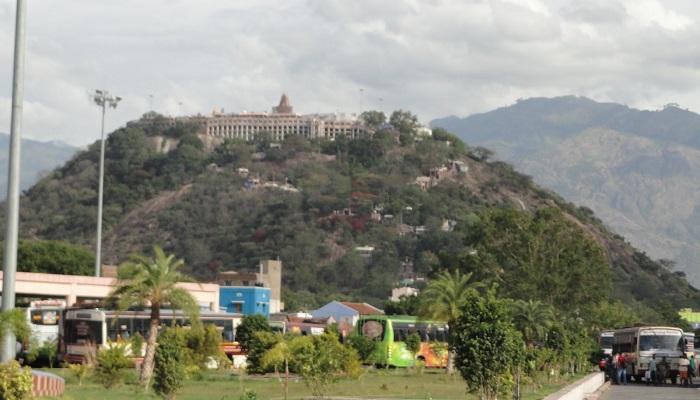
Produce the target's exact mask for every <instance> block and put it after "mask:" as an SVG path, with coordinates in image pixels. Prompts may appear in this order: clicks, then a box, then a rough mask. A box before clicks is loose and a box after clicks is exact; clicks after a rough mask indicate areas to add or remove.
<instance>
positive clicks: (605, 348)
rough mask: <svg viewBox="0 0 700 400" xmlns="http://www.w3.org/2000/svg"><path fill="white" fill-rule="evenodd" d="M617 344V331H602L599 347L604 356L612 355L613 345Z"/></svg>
mask: <svg viewBox="0 0 700 400" xmlns="http://www.w3.org/2000/svg"><path fill="white" fill-rule="evenodd" d="M614 342H615V331H602V332H600V336H599V337H598V346H600V350H601V351H602V352H603V354H604V355H606V356H609V355H611V354H612V349H613V343H614Z"/></svg>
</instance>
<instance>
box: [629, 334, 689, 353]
mask: <svg viewBox="0 0 700 400" xmlns="http://www.w3.org/2000/svg"><path fill="white" fill-rule="evenodd" d="M682 348H683V347H682V340H681V335H641V336H640V337H639V350H640V351H650V350H674V351H680V350H681V349H682Z"/></svg>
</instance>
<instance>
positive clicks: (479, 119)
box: [432, 96, 700, 285]
mask: <svg viewBox="0 0 700 400" xmlns="http://www.w3.org/2000/svg"><path fill="white" fill-rule="evenodd" d="M432 125H433V126H440V127H444V128H446V129H448V130H451V131H453V132H455V133H457V134H459V136H460V137H461V138H462V139H464V140H465V141H467V142H468V143H470V144H474V145H480V146H486V147H488V148H490V149H493V150H495V152H496V157H497V158H498V159H501V160H504V161H507V162H510V163H513V164H514V165H515V166H516V168H518V169H519V170H521V171H523V172H524V173H527V174H528V175H531V176H533V177H534V179H535V181H536V182H538V183H539V184H541V185H543V186H546V187H549V188H552V189H553V190H555V191H556V192H557V193H560V194H561V195H562V196H564V197H565V198H566V199H568V200H570V201H573V202H575V203H576V204H580V205H582V206H586V207H589V208H591V209H593V210H594V211H595V213H596V215H598V216H599V217H600V218H601V219H602V220H603V221H605V223H606V224H607V225H608V226H609V227H610V228H611V230H613V231H615V232H618V233H620V234H621V235H623V236H625V237H626V238H628V239H629V240H630V241H631V242H632V243H633V244H634V245H635V246H637V247H639V248H640V249H642V250H644V251H645V252H647V253H648V254H649V255H650V257H652V258H654V259H664V263H665V264H666V265H668V266H671V265H672V262H671V261H670V260H672V261H673V262H675V263H676V264H677V265H676V266H675V270H677V271H682V272H683V273H686V274H687V275H688V278H689V280H690V281H691V282H693V283H694V284H696V285H698V284H700V267H698V262H697V259H698V257H699V256H700V244H698V243H700V241H698V239H700V229H699V228H698V226H700V170H699V169H698V166H700V115H698V114H695V113H693V112H690V111H687V110H683V109H681V108H679V107H678V106H677V105H673V104H671V105H667V106H666V107H664V109H662V110H659V111H642V110H636V109H632V108H629V107H626V106H623V105H620V104H614V103H598V102H595V101H593V100H590V99H586V98H581V97H573V96H567V97H558V98H533V99H527V100H522V101H518V102H517V103H516V104H514V105H512V106H509V107H504V108H500V109H497V110H494V111H491V112H488V113H484V114H478V115H473V116H470V117H467V118H456V117H449V118H444V119H438V120H435V121H433V122H432Z"/></svg>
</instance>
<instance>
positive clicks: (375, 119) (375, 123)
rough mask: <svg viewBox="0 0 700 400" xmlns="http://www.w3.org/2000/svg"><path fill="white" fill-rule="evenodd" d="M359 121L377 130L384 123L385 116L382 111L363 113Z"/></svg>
mask: <svg viewBox="0 0 700 400" xmlns="http://www.w3.org/2000/svg"><path fill="white" fill-rule="evenodd" d="M360 119H362V120H363V121H365V123H366V124H367V125H369V126H370V127H371V128H374V129H378V128H380V127H381V126H382V125H384V124H385V123H386V114H384V112H382V111H365V112H363V113H362V114H360Z"/></svg>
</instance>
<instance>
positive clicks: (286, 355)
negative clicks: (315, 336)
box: [262, 334, 303, 400]
mask: <svg viewBox="0 0 700 400" xmlns="http://www.w3.org/2000/svg"><path fill="white" fill-rule="evenodd" d="M301 338H303V336H294V337H286V338H285V337H283V336H282V335H281V334H277V344H275V345H274V346H273V347H272V348H271V349H270V350H268V351H267V352H265V354H264V355H263V358H262V367H263V368H265V369H267V368H270V367H272V368H274V370H275V373H276V374H278V376H279V369H278V368H279V367H280V366H282V367H283V368H284V385H283V387H284V400H287V396H288V395H289V365H290V364H291V363H292V362H293V360H294V352H293V351H292V349H293V348H295V347H296V345H295V344H294V341H298V340H303V339H301Z"/></svg>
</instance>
